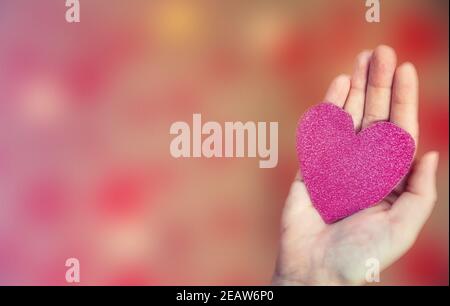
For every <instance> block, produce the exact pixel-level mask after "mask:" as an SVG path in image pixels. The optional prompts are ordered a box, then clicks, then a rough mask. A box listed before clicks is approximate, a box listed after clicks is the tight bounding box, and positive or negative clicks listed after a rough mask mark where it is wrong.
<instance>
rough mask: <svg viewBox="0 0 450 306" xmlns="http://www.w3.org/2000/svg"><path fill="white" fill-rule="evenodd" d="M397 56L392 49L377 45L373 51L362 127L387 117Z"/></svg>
mask: <svg viewBox="0 0 450 306" xmlns="http://www.w3.org/2000/svg"><path fill="white" fill-rule="evenodd" d="M396 63H397V57H396V54H395V51H394V49H392V48H391V47H388V46H379V47H377V48H376V49H375V51H374V52H373V55H372V58H371V60H370V64H369V80H368V84H367V92H366V104H365V107H364V115H363V120H362V128H365V127H367V126H368V125H370V124H372V123H374V122H377V121H383V120H388V119H389V111H390V101H391V88H392V80H393V78H394V72H395V66H396Z"/></svg>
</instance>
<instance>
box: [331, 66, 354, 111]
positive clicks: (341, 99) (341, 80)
mask: <svg viewBox="0 0 450 306" xmlns="http://www.w3.org/2000/svg"><path fill="white" fill-rule="evenodd" d="M349 90H350V76H348V75H346V74H341V75H339V76H338V77H336V78H335V79H334V80H333V81H332V82H331V85H330V87H329V88H328V91H327V93H326V95H325V101H326V102H330V103H333V104H334V105H337V106H339V107H343V106H344V104H345V100H346V99H347V96H348V91H349Z"/></svg>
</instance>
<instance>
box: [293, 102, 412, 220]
mask: <svg viewBox="0 0 450 306" xmlns="http://www.w3.org/2000/svg"><path fill="white" fill-rule="evenodd" d="M414 152H415V143H414V139H413V138H412V137H411V135H409V134H408V133H407V132H406V131H404V130H403V129H401V128H400V127H398V126H396V125H395V124H393V123H391V122H384V121H383V122H377V123H375V124H372V125H371V126H369V127H367V128H365V129H363V130H362V131H360V132H359V133H355V130H354V127H353V121H352V118H351V116H350V115H349V114H348V113H346V112H345V111H344V110H343V109H341V108H339V107H337V106H336V105H333V104H331V103H320V104H318V105H316V106H314V107H312V108H310V109H309V110H308V111H307V112H306V113H305V114H304V115H303V117H302V118H301V120H300V122H299V124H298V127H297V156H298V159H299V161H300V168H301V173H302V177H303V181H304V182H305V185H306V188H307V190H308V192H309V195H310V197H311V201H312V203H313V205H314V207H315V208H316V209H317V211H318V212H319V214H320V215H321V216H322V218H323V220H324V221H325V222H326V223H333V222H336V221H338V220H340V219H342V218H345V217H348V216H350V215H352V214H354V213H356V212H358V211H360V210H362V209H365V208H367V207H370V206H372V205H375V204H377V203H378V202H380V201H381V200H382V199H383V198H385V197H386V196H387V195H388V194H389V193H390V192H391V191H392V190H393V189H394V188H395V186H396V185H397V184H398V183H399V182H400V181H401V179H402V178H403V177H404V176H405V175H406V174H407V173H408V171H409V168H410V167H411V163H412V161H413V158H414Z"/></svg>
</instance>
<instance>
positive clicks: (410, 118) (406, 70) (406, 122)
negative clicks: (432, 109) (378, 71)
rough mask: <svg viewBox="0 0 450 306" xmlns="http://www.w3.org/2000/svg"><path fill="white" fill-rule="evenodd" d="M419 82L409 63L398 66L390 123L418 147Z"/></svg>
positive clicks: (414, 69) (412, 66) (413, 68)
mask: <svg viewBox="0 0 450 306" xmlns="http://www.w3.org/2000/svg"><path fill="white" fill-rule="evenodd" d="M418 109H419V80H418V76H417V71H416V68H415V67H414V65H413V64H411V63H404V64H402V65H400V66H399V67H398V68H397V70H396V71H395V77H394V86H393V90H392V103H391V114H390V121H391V122H393V123H395V124H397V125H398V126H399V127H401V128H402V129H404V130H405V131H407V132H408V133H409V134H411V136H412V137H413V139H414V141H415V143H416V147H417V146H418V134H419V119H418Z"/></svg>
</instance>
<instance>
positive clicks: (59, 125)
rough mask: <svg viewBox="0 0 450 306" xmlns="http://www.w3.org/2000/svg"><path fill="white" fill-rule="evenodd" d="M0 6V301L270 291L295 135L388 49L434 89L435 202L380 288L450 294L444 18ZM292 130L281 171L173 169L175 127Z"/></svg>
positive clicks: (195, 4) (111, 4) (213, 164)
mask: <svg viewBox="0 0 450 306" xmlns="http://www.w3.org/2000/svg"><path fill="white" fill-rule="evenodd" d="M364 2H365V1H362V0H361V1H354V0H345V1H333V0H329V1H248V2H247V1H140V0H129V1H122V0H96V1H84V0H81V1H80V3H81V23H79V24H68V23H66V21H65V12H66V7H65V5H64V4H65V1H63V0H39V1H31V0H28V1H25V0H1V1H0V284H5V285H11V284H19V285H29V284H38V285H47V284H53V285H64V284H66V282H65V277H64V276H65V271H66V269H67V268H66V267H65V266H64V263H65V260H66V259H67V258H70V257H76V258H78V259H79V260H80V264H81V283H82V284H86V285H92V284H94V285H98V284H103V285H131V284H142V285H166V284H170V285H196V284H208V285H262V284H268V283H269V282H270V279H271V276H272V272H273V269H274V262H275V257H276V253H277V247H278V245H277V243H278V233H279V231H278V227H279V220H280V214H281V209H282V206H283V203H284V200H285V196H286V194H287V191H288V188H289V185H290V183H291V181H292V179H293V177H294V175H295V172H296V170H297V167H298V163H297V161H296V156H295V149H294V147H295V126H296V122H297V119H298V117H299V116H300V115H301V114H302V113H303V111H304V110H305V109H306V108H307V107H308V106H310V105H312V104H314V103H316V102H318V101H320V100H321V99H322V97H323V95H324V92H325V90H326V88H327V86H328V84H329V82H330V81H331V79H332V78H333V77H334V76H335V75H337V74H339V73H342V72H347V73H349V72H351V70H352V62H353V58H354V56H355V55H356V54H357V53H358V52H359V51H361V50H363V49H366V48H373V47H375V46H376V45H378V44H380V43H383V44H389V45H392V46H393V47H395V48H396V50H397V51H398V56H399V61H412V62H413V63H414V64H416V66H417V67H418V70H419V74H420V80H421V118H420V119H421V143H420V152H424V151H426V150H430V149H436V150H439V151H440V153H441V164H440V169H439V186H438V188H439V201H438V204H437V206H436V209H435V210H434V212H433V215H432V216H431V219H430V220H429V222H428V223H427V225H426V227H425V229H424V231H423V232H422V233H421V235H420V237H419V239H418V241H417V243H416V244H415V246H414V247H413V248H412V249H411V251H410V252H409V253H408V254H407V255H406V256H405V257H403V258H402V259H401V260H399V261H398V262H397V263H395V264H394V265H393V266H392V267H390V268H389V269H388V270H386V271H385V272H383V273H382V275H381V284H384V285H388V284H389V285H392V284H395V285H448V271H449V270H448V263H449V257H448V249H449V245H448V242H449V236H448V233H449V211H448V206H449V205H448V204H449V192H448V191H449V189H448V186H449V172H448V169H449V166H448V137H449V132H448V131H449V130H448V124H449V117H448V114H449V112H448V107H449V100H448V97H449V93H448V83H449V73H448V71H449V70H448V66H449V62H448V34H449V33H448V1H425V0H422V1H410V0H402V1H381V23H378V24H377V23H372V24H370V23H367V22H366V21H365V18H364V16H365V12H366V7H365V6H364ZM193 113H201V114H202V116H203V119H204V121H206V120H213V121H218V122H222V123H223V122H224V121H237V120H241V121H247V120H251V121H278V122H279V124H280V127H279V163H278V166H277V167H276V168H274V169H260V168H259V167H258V162H257V160H256V159H204V158H201V159H178V160H176V159H173V158H172V157H171V155H170V153H169V144H170V141H171V139H172V136H171V135H169V127H170V125H171V124H172V123H173V122H175V121H179V120H183V121H187V122H191V120H192V114H193Z"/></svg>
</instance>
